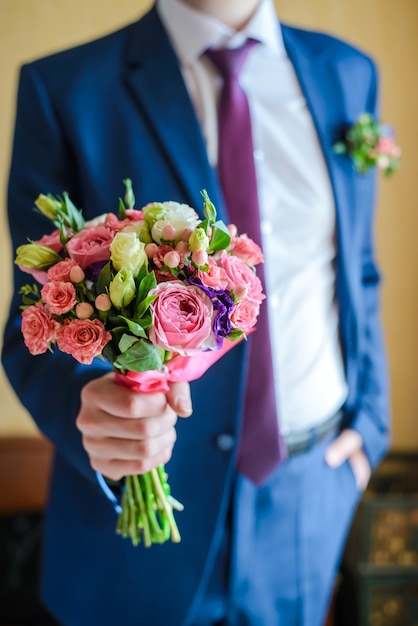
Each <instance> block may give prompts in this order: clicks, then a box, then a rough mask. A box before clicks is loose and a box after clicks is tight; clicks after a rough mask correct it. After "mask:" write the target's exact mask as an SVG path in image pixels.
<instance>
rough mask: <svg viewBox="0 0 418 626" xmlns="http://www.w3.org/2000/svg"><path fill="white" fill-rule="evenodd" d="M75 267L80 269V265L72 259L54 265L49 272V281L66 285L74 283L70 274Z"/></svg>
mask: <svg viewBox="0 0 418 626" xmlns="http://www.w3.org/2000/svg"><path fill="white" fill-rule="evenodd" d="M73 267H78V265H77V263H76V262H75V261H73V260H72V259H64V261H60V262H59V263H56V264H55V265H52V266H51V267H50V268H49V270H48V280H51V281H52V280H56V281H58V280H59V281H62V282H64V283H69V282H72V281H71V279H70V272H71V270H72V268H73Z"/></svg>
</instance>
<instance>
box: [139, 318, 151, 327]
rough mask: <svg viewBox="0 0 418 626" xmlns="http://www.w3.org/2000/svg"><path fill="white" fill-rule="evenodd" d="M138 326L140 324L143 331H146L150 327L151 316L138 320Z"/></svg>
mask: <svg viewBox="0 0 418 626" xmlns="http://www.w3.org/2000/svg"><path fill="white" fill-rule="evenodd" d="M138 324H140V325H141V326H142V328H143V329H144V330H147V329H148V328H150V327H151V326H152V316H151V315H144V316H143V317H141V319H139V320H138Z"/></svg>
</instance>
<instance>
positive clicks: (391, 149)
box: [374, 137, 402, 159]
mask: <svg viewBox="0 0 418 626" xmlns="http://www.w3.org/2000/svg"><path fill="white" fill-rule="evenodd" d="M374 152H376V153H377V154H387V155H388V156H390V157H393V158H394V159H397V158H399V157H400V156H401V154H402V150H401V149H400V148H399V146H397V145H396V143H395V140H394V139H393V138H392V137H379V141H378V143H377V146H376V148H375V149H374Z"/></svg>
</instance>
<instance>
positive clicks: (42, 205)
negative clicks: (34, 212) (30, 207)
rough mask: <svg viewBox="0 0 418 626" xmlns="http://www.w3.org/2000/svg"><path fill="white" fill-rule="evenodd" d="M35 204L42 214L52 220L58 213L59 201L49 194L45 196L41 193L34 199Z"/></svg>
mask: <svg viewBox="0 0 418 626" xmlns="http://www.w3.org/2000/svg"><path fill="white" fill-rule="evenodd" d="M35 206H36V207H37V208H38V209H39V210H40V212H41V213H42V215H45V217H47V218H48V219H50V220H51V221H54V220H56V219H57V217H58V215H59V212H60V209H61V202H59V201H58V200H55V198H54V197H53V196H51V195H48V196H46V195H44V194H43V193H41V194H40V195H39V196H38V197H37V198H36V200H35Z"/></svg>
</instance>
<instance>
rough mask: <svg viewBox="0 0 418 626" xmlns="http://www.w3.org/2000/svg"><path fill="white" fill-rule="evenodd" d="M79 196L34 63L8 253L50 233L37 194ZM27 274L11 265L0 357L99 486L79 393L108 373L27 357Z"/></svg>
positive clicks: (18, 141)
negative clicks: (85, 442)
mask: <svg viewBox="0 0 418 626" xmlns="http://www.w3.org/2000/svg"><path fill="white" fill-rule="evenodd" d="M63 191H69V192H70V194H71V195H72V197H77V191H78V188H77V171H76V160H75V158H74V156H73V155H72V154H71V149H70V145H69V142H68V141H67V140H66V137H65V133H64V132H63V129H62V128H61V126H60V122H59V118H58V115H57V114H56V112H55V111H54V108H53V105H52V103H51V99H50V98H49V95H48V92H47V89H46V88H45V86H44V84H43V81H42V79H41V76H40V74H39V72H38V71H37V66H36V64H32V65H28V66H24V67H23V68H22V71H21V76H20V83H19V90H18V102H17V116H16V124H15V136H14V144H13V154H12V162H11V170H10V179H9V189H8V218H9V226H10V233H11V239H12V246H13V251H14V250H15V249H16V247H17V246H18V245H21V244H22V243H26V241H27V239H28V238H30V239H33V240H36V239H38V238H40V237H41V236H42V235H43V234H45V233H47V232H50V231H51V230H52V229H51V223H50V222H49V221H48V220H46V219H45V218H44V217H43V216H42V215H39V214H37V213H36V212H35V211H34V210H33V209H34V200H35V198H36V197H37V196H38V194H39V193H49V192H50V193H53V194H61V193H62V192H63ZM28 279H30V277H29V276H28V275H27V274H23V273H22V272H21V271H20V270H19V269H18V268H17V267H16V266H14V296H13V299H12V302H11V307H10V313H9V318H8V321H7V325H6V327H5V334H4V343H3V352H2V362H3V366H4V369H5V372H6V374H7V376H8V378H9V380H10V383H11V385H12V387H13V389H14V390H15V392H16V394H17V396H18V398H19V399H20V401H21V402H22V404H23V405H24V406H25V407H26V409H27V410H28V411H29V413H30V414H31V416H32V417H33V419H34V420H35V422H36V423H37V425H38V427H39V428H40V430H41V431H42V432H43V433H44V434H45V435H46V436H47V437H48V438H49V439H50V440H51V441H52V442H53V444H54V445H55V447H56V449H57V452H58V454H60V455H62V456H63V457H64V458H65V460H66V461H67V462H68V463H70V464H71V465H72V466H73V467H74V468H76V469H77V471H79V472H80V473H82V474H83V475H84V476H85V477H86V478H87V479H88V480H90V481H92V482H94V484H95V485H96V487H97V489H99V485H98V482H97V479H96V474H95V472H94V471H93V469H92V468H91V466H90V464H89V460H88V456H87V454H86V452H85V450H84V448H83V447H82V442H81V434H80V433H79V431H78V430H77V428H76V426H75V418H76V416H77V414H78V411H79V407H80V392H81V389H82V387H83V386H84V385H85V384H86V383H87V382H88V381H89V380H91V379H93V378H97V377H98V376H100V375H102V374H103V373H105V371H108V370H109V367H110V366H109V365H108V364H106V363H104V362H102V361H100V360H99V359H96V360H95V361H96V362H95V363H94V364H93V365H91V366H83V365H80V364H79V363H77V362H76V361H75V360H74V359H72V358H71V357H69V356H68V355H65V354H62V353H60V352H59V351H58V350H57V351H55V352H54V353H53V354H51V353H49V352H47V353H46V354H44V355H39V356H32V355H30V354H29V351H28V350H27V348H26V346H25V345H24V343H23V338H22V334H21V330H20V323H21V312H20V310H19V306H20V304H21V296H20V295H19V289H20V287H21V285H22V284H25V283H28V282H30V280H28Z"/></svg>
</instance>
